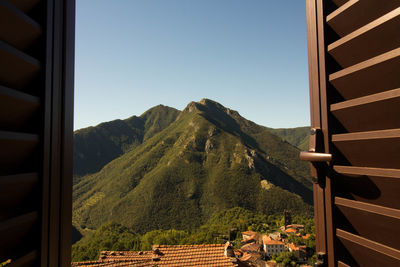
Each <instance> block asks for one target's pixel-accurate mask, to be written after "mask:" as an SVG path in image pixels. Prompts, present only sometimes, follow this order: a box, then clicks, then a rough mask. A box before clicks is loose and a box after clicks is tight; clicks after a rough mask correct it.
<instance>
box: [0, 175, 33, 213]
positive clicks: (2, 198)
mask: <svg viewBox="0 0 400 267" xmlns="http://www.w3.org/2000/svg"><path fill="white" fill-rule="evenodd" d="M39 189H40V186H39V175H38V174H37V173H24V174H17V175H8V176H0V221H1V220H5V219H8V218H11V217H15V216H18V215H21V214H23V213H26V212H29V211H32V210H34V209H35V208H37V206H38V204H39V203H37V202H38V201H37V198H38V194H39V192H40V190H39Z"/></svg>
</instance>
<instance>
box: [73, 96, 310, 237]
mask: <svg viewBox="0 0 400 267" xmlns="http://www.w3.org/2000/svg"><path fill="white" fill-rule="evenodd" d="M149 112H150V113H149ZM145 114H149V115H148V117H146V115H145ZM132 118H134V117H132ZM150 118H152V119H150ZM165 118H167V119H166V120H165ZM128 120H129V119H128ZM163 120H164V121H163ZM126 121H127V120H125V122H124V123H121V121H120V122H118V124H117V125H127V124H128V122H126ZM133 121H134V122H135V123H133V122H132V123H131V124H132V125H135V127H131V126H129V127H127V128H128V129H130V130H126V132H124V133H123V134H120V133H119V131H118V129H119V128H117V129H116V128H113V127H112V125H111V124H108V125H107V127H108V128H107V127H102V128H101V131H100V130H99V131H100V132H105V133H103V134H98V135H97V134H96V135H95V134H93V135H92V136H94V137H96V138H97V136H101V137H104V136H105V137H109V138H108V139H109V140H112V141H110V142H109V143H112V144H114V145H113V147H115V148H119V150H117V152H116V153H114V154H112V156H107V157H104V158H105V160H103V161H102V164H105V165H104V167H103V168H102V169H101V170H100V171H98V172H96V173H94V174H90V175H86V176H84V177H82V178H81V179H80V181H79V182H78V183H77V184H75V185H74V205H73V222H74V225H76V226H78V227H79V228H81V229H96V228H97V227H98V226H100V225H102V224H103V223H105V222H107V221H114V222H117V223H120V224H122V225H125V226H127V227H130V228H131V229H133V230H134V231H135V232H138V233H143V232H146V231H149V230H153V229H171V228H174V229H194V228H196V227H198V226H200V225H201V224H202V223H204V222H205V221H207V220H208V219H209V218H210V217H211V216H212V215H214V214H216V213H218V212H219V211H222V210H226V209H229V208H232V207H237V206H238V207H243V208H246V209H249V210H252V211H256V212H260V213H264V214H272V213H276V212H282V210H283V209H285V208H289V209H291V210H292V211H293V212H295V213H296V212H298V213H311V212H312V208H311V205H310V204H311V203H312V183H311V178H310V176H309V170H308V165H307V163H304V162H301V161H299V159H298V155H299V149H298V148H297V147H295V146H293V145H291V144H289V143H288V142H286V141H284V140H282V138H280V137H278V136H277V135H275V134H272V133H271V132H270V130H269V129H268V130H267V129H266V128H265V127H263V126H260V125H257V124H255V123H253V122H251V121H249V120H246V119H245V118H243V117H241V116H240V115H239V113H238V112H236V111H234V110H231V109H229V108H225V107H224V106H222V105H221V104H219V103H217V102H214V101H212V100H208V99H203V100H201V101H200V102H191V103H189V104H188V105H187V107H186V108H185V109H184V110H183V111H182V112H179V111H177V110H175V109H172V108H168V107H163V106H159V107H158V108H157V107H156V108H153V109H150V110H149V111H148V112H146V113H144V114H143V115H142V116H140V117H135V119H133ZM137 121H139V122H140V123H142V122H143V123H144V125H145V126H144V127H142V126H140V125H141V124H140V123H136V122H137ZM147 121H149V123H148V124H147V125H148V127H146V122H147ZM111 123H115V121H114V122H111ZM137 125H139V126H137ZM97 127H98V126H97ZM104 128H106V129H107V130H105V129H104ZM121 129H125V126H121ZM136 129H143V130H136ZM130 131H131V132H132V133H134V134H129V132H130ZM78 133H79V131H78V132H77V133H76V134H78ZM106 133H107V134H106ZM110 133H112V134H110ZM115 136H116V137H115ZM86 138H87V139H86V141H87V142H89V143H90V144H91V146H92V147H96V145H97V144H98V143H99V142H102V141H100V140H101V138H98V139H92V138H91V136H89V135H87V137H86ZM118 138H119V139H118ZM106 139H107V138H106ZM114 140H116V141H115V142H114ZM127 140H128V141H127ZM125 146H126V148H125ZM86 151H87V153H88V155H91V157H90V158H92V159H96V157H98V153H96V152H93V151H90V149H88V150H86ZM104 151H105V152H106V151H107V150H104ZM89 152H90V153H89ZM100 155H102V154H100ZM113 157H114V158H115V159H113V160H111V161H110V162H109V163H107V164H106V161H107V160H110V159H111V158H113ZM77 160H78V161H79V158H78V159H77ZM83 165H84V164H83ZM96 168H97V170H98V169H100V168H101V167H100V165H96ZM96 168H92V169H91V170H92V171H93V170H96ZM81 173H82V172H81Z"/></svg>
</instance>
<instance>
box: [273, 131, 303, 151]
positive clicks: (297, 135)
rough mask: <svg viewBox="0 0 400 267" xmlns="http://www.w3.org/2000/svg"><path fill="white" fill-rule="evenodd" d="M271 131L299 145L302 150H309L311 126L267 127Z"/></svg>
mask: <svg viewBox="0 0 400 267" xmlns="http://www.w3.org/2000/svg"><path fill="white" fill-rule="evenodd" d="M267 129H268V131H270V132H271V133H273V134H275V135H277V136H279V137H281V138H282V139H283V140H286V141H287V142H288V143H290V144H292V145H294V146H296V147H298V148H299V149H300V150H302V151H306V150H308V142H309V138H310V127H309V126H306V127H296V128H280V129H273V128H267Z"/></svg>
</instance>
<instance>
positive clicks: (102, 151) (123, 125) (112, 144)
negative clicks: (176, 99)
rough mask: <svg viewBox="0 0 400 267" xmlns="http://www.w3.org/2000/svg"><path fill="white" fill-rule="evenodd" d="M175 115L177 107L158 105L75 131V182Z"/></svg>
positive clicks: (169, 122) (168, 122) (164, 124)
mask: <svg viewBox="0 0 400 267" xmlns="http://www.w3.org/2000/svg"><path fill="white" fill-rule="evenodd" d="M178 115H179V110H176V109H174V108H170V107H166V106H162V105H159V106H156V107H153V108H151V109H149V110H148V111H146V112H145V113H143V114H142V115H141V116H140V117H137V116H132V117H130V118H128V119H126V120H114V121H110V122H104V123H101V124H99V125H97V126H95V127H88V128H84V129H80V130H77V131H75V133H74V176H75V179H74V180H75V183H76V182H78V181H80V177H81V176H83V175H86V174H90V173H95V172H97V171H99V170H100V169H101V168H102V167H104V166H105V165H106V164H107V163H109V162H110V161H112V160H113V159H115V158H117V157H119V156H121V155H122V154H123V153H125V152H126V151H128V150H130V149H134V148H135V147H137V146H138V145H140V144H141V143H142V142H143V141H145V140H147V139H148V138H150V137H152V136H153V135H155V134H157V133H158V132H160V131H162V130H163V129H165V128H166V127H167V126H169V125H170V124H171V123H172V122H173V121H174V120H175V119H176V118H177V116H178Z"/></svg>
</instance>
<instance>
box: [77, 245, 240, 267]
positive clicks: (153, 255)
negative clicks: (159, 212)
mask: <svg viewBox="0 0 400 267" xmlns="http://www.w3.org/2000/svg"><path fill="white" fill-rule="evenodd" d="M224 246H225V245H224V244H209V245H155V246H153V251H102V252H101V254H100V257H99V260H97V261H87V262H74V263H72V264H71V266H74V267H77V266H86V267H88V266H135V267H136V266H137V267H139V266H140V267H141V266H176V267H179V266H182V267H190V266H216V267H217V266H221V267H222V266H224V267H225V266H237V264H235V263H234V262H232V258H230V257H226V256H224Z"/></svg>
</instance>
